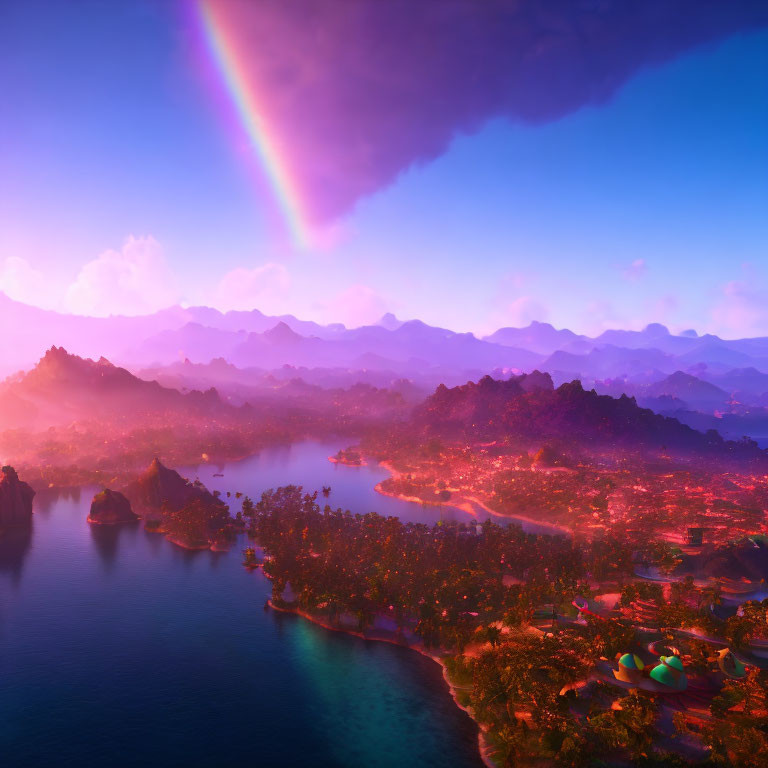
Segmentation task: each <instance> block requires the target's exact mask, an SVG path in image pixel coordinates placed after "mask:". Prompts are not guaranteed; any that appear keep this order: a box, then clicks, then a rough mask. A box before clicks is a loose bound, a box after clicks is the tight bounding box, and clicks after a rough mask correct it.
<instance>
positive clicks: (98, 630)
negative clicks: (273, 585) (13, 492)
mask: <svg viewBox="0 0 768 768" xmlns="http://www.w3.org/2000/svg"><path fill="white" fill-rule="evenodd" d="M338 447H339V446H338V445H335V446H333V450H329V447H328V446H327V445H322V444H300V445H297V446H293V447H292V448H290V449H288V450H279V451H269V452H265V453H263V454H261V456H260V457H254V458H251V459H248V460H245V461H244V462H239V463H237V464H236V465H230V466H228V467H225V468H224V477H223V478H212V477H210V478H209V477H208V476H207V475H206V473H210V475H211V476H212V474H213V473H214V472H216V471H217V468H215V467H204V468H202V469H200V471H199V472H200V475H201V479H204V480H205V481H206V482H208V481H209V480H211V481H213V482H211V485H212V487H219V488H221V489H223V490H229V489H231V490H243V491H246V492H249V493H252V494H254V495H256V492H257V491H259V490H261V489H263V488H266V487H271V486H275V485H280V484H284V483H288V482H294V483H303V484H304V485H305V486H307V487H314V486H316V485H318V484H321V483H322V482H325V483H326V484H330V485H331V486H332V488H333V492H332V494H331V499H330V501H331V502H332V503H334V505H338V506H345V507H346V506H349V507H350V508H352V509H354V510H355V511H368V510H369V509H378V511H380V512H382V513H385V514H392V513H393V510H394V509H396V508H397V509H398V510H399V512H400V516H401V517H403V516H404V514H405V515H407V514H409V513H408V512H406V510H408V509H410V508H413V510H412V511H413V512H414V514H415V515H420V514H422V513H423V514H438V515H439V511H438V510H431V511H429V510H426V511H425V510H424V509H423V508H422V507H421V506H420V505H417V504H414V505H404V504H403V503H401V502H398V501H397V500H394V499H387V498H384V497H381V496H378V495H376V494H375V493H374V492H373V491H372V486H373V483H375V482H376V479H375V478H376V477H379V475H380V477H379V479H381V477H383V476H385V473H384V472H383V470H381V469H380V468H363V469H353V468H349V467H337V466H335V465H332V464H330V463H329V462H327V461H326V460H325V459H326V457H327V456H328V454H329V452H331V453H332V452H335V451H336V450H337V449H338ZM321 459H322V460H321ZM372 479H373V483H372V482H371V480H372ZM235 481H239V482H237V483H235ZM93 490H94V489H84V490H83V492H82V494H80V495H74V496H68V497H62V496H59V497H50V496H49V497H46V496H44V495H42V494H39V495H38V497H37V498H36V500H35V516H34V526H33V530H32V532H31V535H27V536H24V535H21V536H18V535H16V536H10V535H6V536H5V537H3V538H0V765H2V766H3V768H16V767H17V766H18V767H19V768H28V767H29V768H33V767H34V766H48V767H58V766H73V767H74V766H77V768H89V767H90V766H252V765H254V764H257V765H263V766H313V767H315V768H319V767H322V766H339V767H340V768H358V767H361V766H370V767H371V768H389V767H392V768H407V767H408V766H425V767H429V766H435V768H437V766H440V768H454V767H455V768H459V767H462V768H464V767H466V768H480V766H481V762H480V759H479V757H478V754H477V729H476V728H475V726H474V724H473V723H472V721H471V720H470V719H469V717H468V716H467V715H466V714H465V713H463V712H462V711H461V710H459V709H458V708H457V707H456V706H455V705H454V703H453V701H452V699H451V697H450V695H449V693H448V689H447V686H446V685H445V683H444V681H443V679H442V674H441V671H440V668H439V667H438V666H437V665H436V664H434V663H433V662H431V661H430V660H428V659H425V658H424V657H422V656H420V655H419V654H417V653H415V652H412V651H408V650H407V649H403V648H398V647H396V646H392V645H388V644H384V643H376V642H373V641H364V640H360V639H357V638H353V637H348V636H346V635H342V634H338V633H333V632H328V631H326V630H323V629H322V628H319V627H316V626H314V625H312V624H310V623H309V622H306V621H304V620H302V619H299V618H297V617H294V616H291V615H287V614H280V613H276V612H274V611H264V610H263V607H262V606H263V604H264V601H265V599H266V597H267V596H268V594H269V592H270V588H269V583H268V582H267V580H266V579H264V577H263V576H262V575H261V573H260V572H259V571H257V572H249V571H246V570H245V569H244V568H243V567H242V566H241V558H242V555H241V553H240V550H241V549H242V546H244V545H245V542H242V546H237V547H234V548H233V550H232V551H231V552H229V553H214V552H208V551H205V552H187V551H185V550H182V549H179V548H178V547H175V546H174V545H172V544H170V543H169V542H167V541H166V540H165V539H164V538H163V537H162V536H159V535H157V534H149V533H146V532H145V531H144V530H143V529H142V528H141V526H140V525H131V526H125V527H119V528H98V527H96V526H90V525H88V524H87V523H86V521H85V518H86V515H87V512H88V506H89V503H90V499H91V494H92V493H93ZM393 505H396V506H393Z"/></svg>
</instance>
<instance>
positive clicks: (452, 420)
mask: <svg viewBox="0 0 768 768" xmlns="http://www.w3.org/2000/svg"><path fill="white" fill-rule="evenodd" d="M413 425H414V426H415V428H416V429H418V430H421V431H422V432H423V433H424V434H425V435H434V436H441V437H453V438H459V439H465V440H467V441H470V442H477V441H483V440H487V441H491V440H505V439H512V440H517V441H521V442H524V443H525V442H527V443H534V444H535V443H536V442H542V441H547V440H567V441H568V442H569V443H570V444H571V445H572V446H573V447H574V448H577V449H582V450H583V449H590V448H591V449H600V450H601V451H606V450H610V451H620V450H627V449H629V450H637V449H641V450H642V449H645V450H654V451H665V450H666V451H670V452H675V453H678V454H698V455H702V456H712V457H731V458H739V459H745V460H747V459H754V460H761V461H765V460H768V456H766V453H765V452H764V451H761V450H760V449H759V448H758V447H757V446H756V444H754V443H752V442H748V441H740V442H727V441H725V440H723V438H722V437H721V436H720V435H719V434H718V433H717V432H715V431H710V432H707V433H706V434H704V433H702V432H698V431H696V430H694V429H692V428H690V427H688V426H686V425H684V424H681V423H680V422H679V421H677V420H676V419H673V418H668V417H664V416H660V415H658V414H655V413H653V412H652V411H650V410H647V409H645V408H640V407H639V406H638V405H637V403H636V401H635V399H634V398H632V397H627V396H622V397H619V398H613V397H609V396H607V395H598V394H597V393H596V392H594V391H593V390H589V391H587V390H585V389H584V388H583V387H582V385H581V382H579V381H573V382H570V383H567V384H562V385H561V386H560V387H557V388H554V387H553V385H552V380H551V379H550V377H549V376H548V375H547V374H541V373H538V372H535V373H534V374H530V375H522V376H518V377H512V378H511V379H508V380H496V379H492V378H491V377H489V376H486V377H484V378H483V379H481V380H480V381H479V382H477V383H474V382H470V383H468V384H465V385H463V386H460V387H454V388H452V389H448V388H447V387H444V386H441V387H438V388H437V390H436V391H435V393H434V394H433V395H431V396H430V397H429V398H428V399H427V400H426V401H425V403H424V404H423V405H421V406H419V407H418V408H417V409H416V411H415V412H414V421H413Z"/></svg>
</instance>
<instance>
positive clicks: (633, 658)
mask: <svg viewBox="0 0 768 768" xmlns="http://www.w3.org/2000/svg"><path fill="white" fill-rule="evenodd" d="M619 664H621V666H622V667H626V668H627V669H638V670H642V669H643V668H644V667H645V664H643V660H642V659H641V658H640V657H639V656H637V655H636V654H634V653H625V654H624V655H623V656H622V657H621V658H620V659H619Z"/></svg>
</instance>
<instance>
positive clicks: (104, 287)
mask: <svg viewBox="0 0 768 768" xmlns="http://www.w3.org/2000/svg"><path fill="white" fill-rule="evenodd" d="M179 298H180V294H179V289H178V284H177V282H176V278H175V276H174V274H173V273H172V272H171V269H170V267H169V266H168V264H167V262H166V260H165V256H164V255H163V249H162V247H161V246H160V244H159V243H158V242H157V240H155V239H154V238H153V237H151V236H150V237H133V236H131V237H129V238H128V239H127V240H126V241H125V244H124V245H123V247H122V249H121V250H119V251H112V250H110V251H104V253H102V254H100V255H99V256H97V257H96V258H95V259H93V261H89V262H88V263H87V264H84V265H83V267H82V268H81V269H80V272H79V273H78V275H77V277H76V279H75V281H74V282H73V283H72V284H71V285H70V286H69V288H68V289H67V293H66V299H65V301H66V306H67V308H68V309H69V310H70V311H71V312H75V313H77V314H82V315H96V316H102V317H104V316H107V315H141V314H146V313H151V312H156V311H157V310H159V309H163V308H164V307H168V306H171V305H172V304H175V303H176V302H178V300H179Z"/></svg>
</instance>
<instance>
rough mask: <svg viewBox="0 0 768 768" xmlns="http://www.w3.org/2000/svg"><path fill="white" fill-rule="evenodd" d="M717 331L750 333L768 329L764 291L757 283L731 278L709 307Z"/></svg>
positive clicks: (725, 333)
mask: <svg viewBox="0 0 768 768" xmlns="http://www.w3.org/2000/svg"><path fill="white" fill-rule="evenodd" d="M712 319H713V320H714V322H715V324H716V325H717V330H718V332H719V333H722V334H724V335H725V336H754V335H762V334H765V333H766V332H768V292H766V291H765V290H764V289H763V288H762V287H761V286H760V285H756V284H754V283H747V282H745V281H741V280H731V281H730V282H728V283H726V284H725V285H724V286H723V288H722V295H721V297H720V299H719V300H718V302H717V303H716V304H715V306H714V308H713V310H712Z"/></svg>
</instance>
